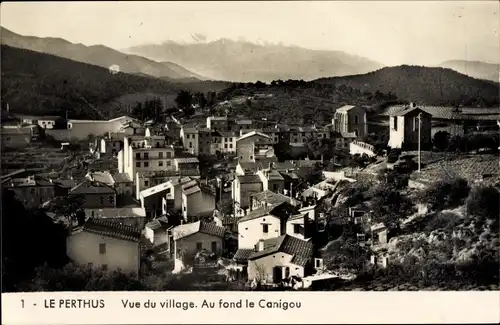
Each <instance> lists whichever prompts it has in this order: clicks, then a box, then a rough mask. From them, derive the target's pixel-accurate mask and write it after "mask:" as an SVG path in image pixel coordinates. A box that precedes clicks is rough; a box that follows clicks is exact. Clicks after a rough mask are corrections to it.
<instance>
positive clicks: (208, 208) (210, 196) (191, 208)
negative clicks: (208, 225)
mask: <svg viewBox="0 0 500 325" xmlns="http://www.w3.org/2000/svg"><path fill="white" fill-rule="evenodd" d="M214 210H215V194H214V193H213V192H212V191H211V190H210V189H208V188H207V187H206V186H203V185H201V184H199V183H198V182H197V181H191V182H188V183H186V184H184V185H182V215H183V217H184V219H185V220H187V218H188V217H202V216H210V215H212V214H213V212H214Z"/></svg>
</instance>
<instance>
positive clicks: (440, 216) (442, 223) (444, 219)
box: [425, 212, 462, 232]
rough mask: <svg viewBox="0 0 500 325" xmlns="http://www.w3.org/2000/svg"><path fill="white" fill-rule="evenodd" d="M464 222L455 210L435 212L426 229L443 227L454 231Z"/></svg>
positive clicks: (431, 229)
mask: <svg viewBox="0 0 500 325" xmlns="http://www.w3.org/2000/svg"><path fill="white" fill-rule="evenodd" d="M461 222H462V220H461V218H460V216H459V215H458V214H456V213H453V212H439V213H436V214H434V215H433V216H432V217H431V218H430V219H429V220H428V221H427V222H426V224H425V230H427V231H433V230H436V229H442V230H445V231H448V232H452V231H453V230H454V229H455V227H456V226H457V225H459V224H460V223H461Z"/></svg>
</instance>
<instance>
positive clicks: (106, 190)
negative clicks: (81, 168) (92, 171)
mask: <svg viewBox="0 0 500 325" xmlns="http://www.w3.org/2000/svg"><path fill="white" fill-rule="evenodd" d="M114 193H116V192H115V190H114V189H112V188H111V187H109V186H107V185H105V184H102V183H98V182H91V181H84V182H82V183H80V184H78V185H77V186H75V187H73V188H72V189H71V191H70V194H114Z"/></svg>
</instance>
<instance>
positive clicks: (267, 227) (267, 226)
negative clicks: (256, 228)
mask: <svg viewBox="0 0 500 325" xmlns="http://www.w3.org/2000/svg"><path fill="white" fill-rule="evenodd" d="M262 232H263V233H265V234H267V233H268V232H269V225H268V224H263V225H262Z"/></svg>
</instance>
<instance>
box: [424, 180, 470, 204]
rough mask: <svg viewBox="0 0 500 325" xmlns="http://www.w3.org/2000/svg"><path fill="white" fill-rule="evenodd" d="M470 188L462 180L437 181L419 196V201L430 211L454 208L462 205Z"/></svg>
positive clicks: (465, 181)
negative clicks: (427, 206) (428, 206)
mask: <svg viewBox="0 0 500 325" xmlns="http://www.w3.org/2000/svg"><path fill="white" fill-rule="evenodd" d="M469 191H470V187H469V184H468V182H467V180H465V179H462V178H457V179H452V180H440V181H437V182H435V183H433V184H431V186H429V187H428V188H427V189H425V190H423V191H422V192H421V193H420V194H419V201H421V202H422V203H427V204H429V205H430V206H431V209H445V208H454V207H457V206H460V205H462V204H463V203H464V201H465V199H466V198H467V195H468V194H469Z"/></svg>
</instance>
